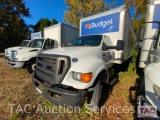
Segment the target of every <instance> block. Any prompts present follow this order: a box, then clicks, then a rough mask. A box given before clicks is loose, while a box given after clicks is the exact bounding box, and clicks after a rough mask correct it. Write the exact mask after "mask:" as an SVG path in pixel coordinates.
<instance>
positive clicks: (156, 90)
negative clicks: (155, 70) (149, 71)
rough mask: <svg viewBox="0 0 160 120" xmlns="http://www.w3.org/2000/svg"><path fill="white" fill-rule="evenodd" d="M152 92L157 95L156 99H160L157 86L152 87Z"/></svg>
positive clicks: (159, 91)
mask: <svg viewBox="0 0 160 120" xmlns="http://www.w3.org/2000/svg"><path fill="white" fill-rule="evenodd" d="M153 90H154V92H155V94H156V95H157V97H158V99H160V88H159V87H158V86H157V85H153Z"/></svg>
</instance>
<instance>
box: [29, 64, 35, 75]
mask: <svg viewBox="0 0 160 120" xmlns="http://www.w3.org/2000/svg"><path fill="white" fill-rule="evenodd" d="M35 70H36V63H35V62H32V63H29V64H28V65H27V71H28V73H30V74H32V72H33V71H35Z"/></svg>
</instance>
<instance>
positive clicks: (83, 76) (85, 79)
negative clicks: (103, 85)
mask: <svg viewBox="0 0 160 120" xmlns="http://www.w3.org/2000/svg"><path fill="white" fill-rule="evenodd" d="M91 79H92V73H85V74H84V73H82V74H81V81H82V82H86V83H87V82H90V81H91Z"/></svg>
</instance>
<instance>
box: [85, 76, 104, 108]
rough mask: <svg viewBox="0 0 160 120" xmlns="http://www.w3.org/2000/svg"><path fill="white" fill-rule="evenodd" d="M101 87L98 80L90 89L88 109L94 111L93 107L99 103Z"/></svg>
mask: <svg viewBox="0 0 160 120" xmlns="http://www.w3.org/2000/svg"><path fill="white" fill-rule="evenodd" d="M101 92H102V85H101V80H100V79H98V80H97V83H96V84H95V85H94V86H93V87H92V92H89V94H88V107H89V108H90V109H94V107H98V106H99V101H100V99H101Z"/></svg>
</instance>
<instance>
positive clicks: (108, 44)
mask: <svg viewBox="0 0 160 120" xmlns="http://www.w3.org/2000/svg"><path fill="white" fill-rule="evenodd" d="M107 46H112V43H111V40H110V38H109V37H107V36H105V37H104V40H103V45H102V50H103V51H105V50H106V48H107Z"/></svg>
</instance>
